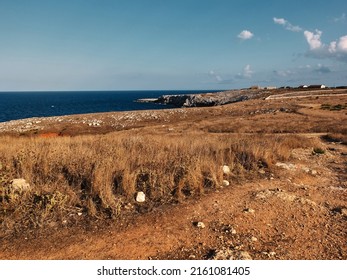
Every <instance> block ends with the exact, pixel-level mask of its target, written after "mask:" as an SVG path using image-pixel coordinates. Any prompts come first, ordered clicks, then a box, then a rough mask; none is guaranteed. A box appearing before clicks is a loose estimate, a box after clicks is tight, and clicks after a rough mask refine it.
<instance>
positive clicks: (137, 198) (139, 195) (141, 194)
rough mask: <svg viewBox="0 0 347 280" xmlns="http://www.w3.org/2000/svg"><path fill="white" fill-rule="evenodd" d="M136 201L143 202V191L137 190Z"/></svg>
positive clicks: (144, 199) (144, 197)
mask: <svg viewBox="0 0 347 280" xmlns="http://www.w3.org/2000/svg"><path fill="white" fill-rule="evenodd" d="M136 201H137V202H140V203H142V202H145V201H146V195H145V193H144V192H138V193H137V195H136Z"/></svg>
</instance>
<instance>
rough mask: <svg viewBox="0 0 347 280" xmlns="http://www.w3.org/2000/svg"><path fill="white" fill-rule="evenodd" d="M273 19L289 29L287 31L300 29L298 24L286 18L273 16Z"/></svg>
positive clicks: (298, 30)
mask: <svg viewBox="0 0 347 280" xmlns="http://www.w3.org/2000/svg"><path fill="white" fill-rule="evenodd" d="M273 21H274V23H276V24H279V25H282V26H284V28H285V29H287V30H289V31H293V32H300V31H302V28H301V27H300V26H297V25H293V24H291V23H290V22H289V21H288V20H286V19H284V18H276V17H274V18H273Z"/></svg>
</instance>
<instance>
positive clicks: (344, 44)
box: [337, 35, 347, 54]
mask: <svg viewBox="0 0 347 280" xmlns="http://www.w3.org/2000/svg"><path fill="white" fill-rule="evenodd" d="M337 50H338V51H339V52H343V53H346V54H347V35H345V36H342V37H340V39H339V42H338V43H337Z"/></svg>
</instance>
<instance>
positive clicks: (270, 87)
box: [265, 86, 277, 89]
mask: <svg viewBox="0 0 347 280" xmlns="http://www.w3.org/2000/svg"><path fill="white" fill-rule="evenodd" d="M276 88H277V87H274V86H269V87H265V89H276Z"/></svg>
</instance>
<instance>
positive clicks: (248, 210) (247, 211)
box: [243, 208, 255, 213]
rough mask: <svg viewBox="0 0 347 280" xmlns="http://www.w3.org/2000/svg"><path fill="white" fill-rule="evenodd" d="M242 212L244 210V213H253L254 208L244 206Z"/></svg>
mask: <svg viewBox="0 0 347 280" xmlns="http://www.w3.org/2000/svg"><path fill="white" fill-rule="evenodd" d="M243 212H245V213H254V212H255V210H254V209H252V208H246V209H245V210H243Z"/></svg>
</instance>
